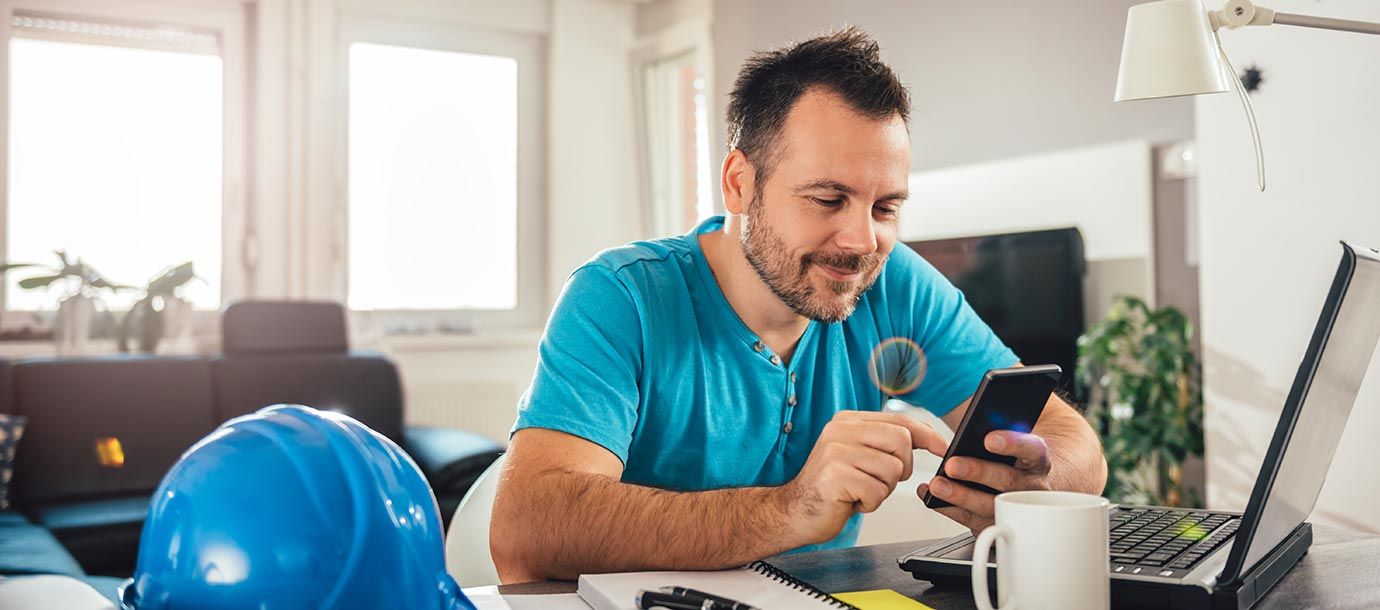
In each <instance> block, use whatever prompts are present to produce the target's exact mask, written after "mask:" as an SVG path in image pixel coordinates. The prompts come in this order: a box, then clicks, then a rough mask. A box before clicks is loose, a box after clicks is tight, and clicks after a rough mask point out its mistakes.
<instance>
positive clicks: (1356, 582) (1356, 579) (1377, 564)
mask: <svg viewBox="0 0 1380 610" xmlns="http://www.w3.org/2000/svg"><path fill="white" fill-rule="evenodd" d="M929 542H933V541H927V540H922V541H917V542H898V543H893V544H879V545H876V546H864V547H855V548H851V549H838V550H833V551H816V552H813V553H800V554H796V555H780V556H777V557H772V558H770V559H768V561H770V562H771V563H773V564H775V565H776V566H777V567H779V568H781V569H783V570H785V571H787V572H790V573H791V575H792V576H795V577H796V578H799V579H801V580H804V581H806V582H809V583H811V584H813V585H815V586H817V587H819V588H821V589H823V590H825V591H828V592H830V593H840V592H843V591H861V590H867V589H895V590H896V591H899V592H900V593H901V594H903V595H907V596H910V597H913V598H915V599H918V600H920V601H922V602H925V603H926V604H928V605H930V606H932V607H934V608H935V609H936V610H948V609H950V608H952V609H967V608H973V607H974V606H973V595H972V591H970V590H969V589H968V588H966V587H961V588H936V587H934V586H932V585H930V583H928V582H925V581H922V580H915V579H914V578H912V577H911V575H910V574H909V573H907V572H905V571H902V570H901V568H899V567H897V566H896V558H897V557H900V556H902V555H905V554H906V553H909V552H911V551H914V550H915V549H918V548H920V547H921V546H924V545H925V544H927V543H929ZM498 590H499V592H500V593H503V594H504V595H524V594H543V593H571V592H573V591H575V583H573V582H558V581H546V582H533V583H523V584H516V585H503V586H501V587H499V588H498ZM1255 607H1256V608H1261V609H1272V608H1279V609H1286V608H1287V609H1290V610H1293V609H1296V608H1380V536H1375V535H1372V534H1362V533H1359V532H1353V531H1350V530H1344V529H1338V528H1335V527H1326V526H1314V527H1313V546H1312V547H1310V548H1309V550H1308V554H1307V555H1305V556H1304V558H1303V560H1302V561H1300V562H1299V563H1298V565H1296V566H1294V569H1293V570H1291V571H1290V572H1289V574H1288V575H1286V576H1285V577H1284V579H1283V580H1281V581H1280V582H1279V584H1277V585H1275V588H1274V589H1272V590H1271V591H1270V593H1269V595H1266V596H1265V598H1264V599H1262V600H1261V601H1260V603H1259V604H1257V605H1256V606H1255Z"/></svg>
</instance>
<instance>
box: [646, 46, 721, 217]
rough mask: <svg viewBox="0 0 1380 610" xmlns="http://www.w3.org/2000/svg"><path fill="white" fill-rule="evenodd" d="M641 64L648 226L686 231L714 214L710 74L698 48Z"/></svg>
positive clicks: (655, 55)
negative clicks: (710, 146) (710, 131)
mask: <svg viewBox="0 0 1380 610" xmlns="http://www.w3.org/2000/svg"><path fill="white" fill-rule="evenodd" d="M652 53H653V57H652V58H651V59H649V60H647V61H644V62H642V63H641V75H640V81H641V95H640V99H641V106H642V120H643V125H642V134H643V147H644V149H645V151H646V155H645V159H646V161H645V163H646V176H647V177H646V180H647V189H646V190H647V195H646V196H647V199H648V205H649V208H648V210H649V214H648V218H649V220H650V222H649V224H650V226H649V227H648V228H649V229H650V230H651V231H652V234H653V235H655V236H664V235H672V234H678V233H684V232H686V231H688V230H690V229H691V228H693V227H694V226H695V225H696V224H697V223H698V222H699V221H701V220H703V219H704V218H706V217H708V216H710V215H711V214H713V210H714V200H713V195H712V191H711V185H712V182H711V181H710V155H709V108H708V104H709V95H708V85H707V83H708V77H707V74H706V70H705V68H704V66H703V63H702V60H701V51H700V50H699V49H698V48H690V49H686V50H680V51H679V52H675V53H673V54H656V53H655V52H652Z"/></svg>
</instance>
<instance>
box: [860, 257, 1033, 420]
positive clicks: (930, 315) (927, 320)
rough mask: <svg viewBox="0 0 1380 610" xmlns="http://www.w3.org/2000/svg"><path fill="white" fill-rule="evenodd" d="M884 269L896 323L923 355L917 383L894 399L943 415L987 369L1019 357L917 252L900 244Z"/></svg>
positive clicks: (1011, 363)
mask: <svg viewBox="0 0 1380 610" xmlns="http://www.w3.org/2000/svg"><path fill="white" fill-rule="evenodd" d="M886 273H887V276H888V277H887V281H888V283H890V284H892V285H890V286H889V290H888V292H889V293H890V295H891V300H892V302H891V303H890V305H891V316H892V322H893V323H894V324H895V325H896V326H895V327H896V328H898V329H900V330H901V331H902V332H904V333H905V336H906V337H907V338H909V339H910V340H912V341H914V342H915V344H916V345H918V346H920V349H921V352H922V353H923V364H922V365H921V366H919V367H918V368H919V370H920V371H922V372H921V373H920V375H921V376H920V382H919V385H917V386H915V388H914V389H913V390H910V391H908V392H906V393H903V394H899V395H897V396H896V398H898V399H900V400H902V401H904V402H906V403H909V404H912V405H915V406H919V407H923V408H925V409H926V410H928V411H930V412H932V413H934V414H935V415H944V414H946V413H948V412H949V411H952V410H953V409H954V407H957V406H958V405H959V404H960V403H962V402H963V401H964V400H967V399H968V398H969V397H971V396H972V395H973V392H976V391H977V386H978V384H979V383H981V381H982V376H983V374H984V373H986V372H987V371H988V370H991V369H997V368H1006V367H1010V366H1015V364H1016V363H1017V362H1018V361H1019V359H1018V358H1017V357H1016V354H1015V353H1014V352H1012V351H1011V349H1010V348H1008V347H1007V346H1006V344H1004V343H1002V341H1001V339H999V338H997V335H996V333H994V332H992V329H991V328H990V327H989V326H987V323H986V322H983V321H982V319H981V318H979V317H978V315H977V313H976V312H974V311H973V308H972V307H971V306H970V305H968V302H967V300H966V299H964V297H963V293H962V292H961V291H959V290H958V288H956V287H954V285H953V284H952V283H950V282H949V280H948V278H945V277H944V276H943V275H942V274H940V273H939V271H938V270H937V269H935V268H934V266H933V265H931V264H930V263H929V262H927V261H925V260H924V259H923V258H921V257H920V255H918V254H916V253H915V251H913V250H911V249H910V248H906V247H904V246H903V247H899V248H897V249H896V250H895V251H894V252H893V253H892V256H891V257H890V260H889V261H888V265H887V270H886Z"/></svg>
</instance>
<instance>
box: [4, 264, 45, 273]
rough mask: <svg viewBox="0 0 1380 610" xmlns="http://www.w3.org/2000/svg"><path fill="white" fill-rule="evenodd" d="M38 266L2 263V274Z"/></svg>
mask: <svg viewBox="0 0 1380 610" xmlns="http://www.w3.org/2000/svg"><path fill="white" fill-rule="evenodd" d="M37 266H38V265H35V264H33V263H0V273H5V272H6V271H11V270H14V269H25V268H28V267H37Z"/></svg>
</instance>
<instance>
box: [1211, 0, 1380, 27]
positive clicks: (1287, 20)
mask: <svg viewBox="0 0 1380 610" xmlns="http://www.w3.org/2000/svg"><path fill="white" fill-rule="evenodd" d="M1208 21H1209V22H1211V23H1212V29H1213V31H1217V30H1219V29H1221V28H1227V29H1229V30H1234V29H1237V28H1242V27H1246V26H1248V25H1272V24H1276V23H1277V24H1279V25H1296V26H1300V27H1305V28H1318V29H1323V30H1340V31H1343V32H1359V33H1361V34H1380V23H1372V22H1369V21H1354V20H1351V19H1333V18H1331V17H1314V16H1312V15H1299V14H1295V13H1277V12H1275V10H1274V9H1271V8H1267V7H1264V6H1260V5H1258V4H1256V3H1254V2H1252V1H1251V0H1228V1H1227V4H1226V5H1225V6H1223V7H1222V8H1221V9H1220V10H1216V11H1208Z"/></svg>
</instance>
